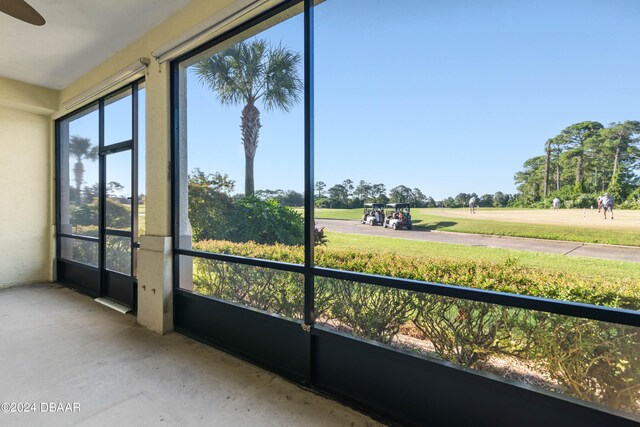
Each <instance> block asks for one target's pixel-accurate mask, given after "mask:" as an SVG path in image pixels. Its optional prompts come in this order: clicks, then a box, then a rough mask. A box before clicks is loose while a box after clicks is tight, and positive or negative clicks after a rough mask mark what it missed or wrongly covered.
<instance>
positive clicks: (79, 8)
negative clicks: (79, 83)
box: [0, 0, 190, 89]
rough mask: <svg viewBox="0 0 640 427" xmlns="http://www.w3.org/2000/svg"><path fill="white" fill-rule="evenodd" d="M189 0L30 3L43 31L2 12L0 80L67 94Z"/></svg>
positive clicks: (46, 0) (32, 0) (45, 0)
mask: <svg viewBox="0 0 640 427" xmlns="http://www.w3.org/2000/svg"><path fill="white" fill-rule="evenodd" d="M189 1H190V0H27V2H28V3H29V4H30V5H31V6H32V7H33V8H34V9H36V10H37V11H38V12H39V13H40V14H41V15H42V16H43V17H44V19H45V20H46V21H47V23H46V24H45V25H44V26H42V27H36V26H34V25H30V24H27V23H25V22H22V21H19V20H17V19H15V18H12V17H11V16H9V15H6V14H4V13H0V61H1V62H0V76H3V77H8V78H11V79H15V80H20V81H22V82H26V83H31V84H35V85H38V86H44V87H48V88H51V89H63V88H64V87H66V86H67V85H68V84H70V83H71V82H73V81H74V80H76V79H77V78H79V77H80V76H82V75H83V74H85V73H87V72H88V71H89V70H91V69H92V68H93V67H95V66H96V65H98V64H99V63H101V62H102V61H104V60H105V59H107V58H108V57H110V56H111V55H113V54H114V53H116V52H117V51H119V50H121V49H123V48H124V47H126V46H127V45H129V44H130V43H131V42H133V41H135V40H136V39H138V38H139V37H140V36H142V35H143V34H145V33H146V32H147V31H149V30H150V29H152V28H153V27H155V26H156V25H158V24H159V23H160V22H162V21H164V20H165V19H166V18H168V17H169V16H171V15H172V14H173V13H175V12H176V11H177V10H179V9H181V8H182V7H184V6H185V5H186V4H187V3H189Z"/></svg>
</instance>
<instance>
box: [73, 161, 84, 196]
mask: <svg viewBox="0 0 640 427" xmlns="http://www.w3.org/2000/svg"><path fill="white" fill-rule="evenodd" d="M83 176H84V165H83V164H82V160H80V159H78V161H77V162H76V164H75V165H73V178H74V181H75V182H76V203H77V204H81V203H82V200H81V197H82V196H81V193H80V187H81V186H82V178H83Z"/></svg>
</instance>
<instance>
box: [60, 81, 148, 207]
mask: <svg viewBox="0 0 640 427" xmlns="http://www.w3.org/2000/svg"><path fill="white" fill-rule="evenodd" d="M145 96H146V91H145V90H144V88H141V90H140V91H139V92H138V103H139V105H141V106H144V104H145V100H146V98H145ZM131 106H132V100H131V96H130V95H129V96H126V97H123V98H121V99H119V100H118V101H116V102H113V103H107V105H106V107H105V114H104V122H105V144H106V145H109V144H115V143H118V142H122V141H127V140H129V139H131V132H132V129H131ZM143 112H144V109H143V108H141V109H139V110H138V128H139V134H138V153H139V154H138V164H139V165H140V167H139V176H138V193H139V194H145V193H146V189H145V183H146V177H145V170H144V164H145V161H144V160H145V147H146V140H145V139H146V130H145V126H146V121H145V120H146V117H145V115H144V114H142V113H143ZM69 135H78V136H82V137H84V138H89V140H90V141H91V143H92V145H93V146H97V145H98V141H99V139H98V109H97V107H96V108H95V110H94V111H92V112H91V113H89V114H86V115H81V116H80V117H79V118H77V119H75V120H71V121H70V122H69ZM129 156H130V152H128V151H127V152H123V153H115V154H112V155H109V156H108V157H107V182H110V181H115V182H117V183H119V184H120V185H122V187H123V188H122V189H121V190H120V191H116V192H114V195H116V196H125V197H129V196H131V166H130V157H129ZM75 163H76V158H75V157H73V156H71V157H70V158H69V171H70V177H71V185H72V186H74V185H75V182H74V180H73V167H74V165H75ZM82 164H83V166H84V169H85V172H84V177H83V178H84V179H83V181H84V182H83V186H89V187H90V186H92V185H95V184H97V183H98V173H99V172H98V161H97V160H95V161H90V160H86V159H85V160H83V162H82Z"/></svg>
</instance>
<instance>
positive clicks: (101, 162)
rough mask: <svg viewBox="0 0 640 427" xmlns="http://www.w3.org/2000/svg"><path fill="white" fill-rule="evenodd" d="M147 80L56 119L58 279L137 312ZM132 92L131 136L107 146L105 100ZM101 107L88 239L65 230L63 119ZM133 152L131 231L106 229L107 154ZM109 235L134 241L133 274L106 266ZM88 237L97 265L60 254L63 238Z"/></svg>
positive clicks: (111, 93) (130, 85) (132, 251)
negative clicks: (94, 224)
mask: <svg viewBox="0 0 640 427" xmlns="http://www.w3.org/2000/svg"><path fill="white" fill-rule="evenodd" d="M143 82H144V79H143V78H142V79H138V80H136V81H134V82H132V83H130V84H128V85H126V86H124V87H120V88H118V89H117V90H115V91H112V92H110V93H108V94H106V95H104V96H103V97H101V98H100V99H98V100H96V101H94V102H92V103H90V104H88V105H86V106H84V107H82V108H81V109H79V110H76V111H73V112H71V113H69V114H67V115H65V116H64V117H61V118H59V119H57V120H56V276H57V281H58V282H61V283H63V284H66V285H69V286H70V287H72V288H74V289H77V290H79V291H81V292H83V293H86V294H89V295H90V296H92V297H105V298H108V299H111V300H113V301H115V302H117V303H119V304H121V305H124V306H126V307H128V308H130V309H131V310H132V311H134V312H135V311H136V308H137V250H136V249H137V248H139V247H140V244H139V241H138V239H139V236H138V157H139V156H138V138H139V127H138V125H139V124H138V117H139V116H138V113H139V105H138V98H139V96H138V95H139V90H140V86H141V85H142V83H143ZM128 91H129V92H130V94H128V95H126V96H131V138H130V139H127V140H124V141H118V142H116V143H113V144H108V145H105V101H106V100H107V99H108V98H111V97H113V96H117V95H118V94H119V93H123V92H128ZM96 106H97V107H98V237H96V238H89V237H86V236H79V235H75V234H69V233H65V232H63V230H62V215H61V206H60V200H61V194H62V184H63V183H62V182H61V180H60V176H61V173H60V170H61V166H62V162H63V161H68V159H67V158H65V159H62V158H61V149H60V144H61V132H60V125H61V123H62V121H64V120H66V119H68V118H71V117H73V116H74V115H76V114H78V112H81V111H82V110H85V109H90V108H95V107H96ZM127 151H130V153H131V181H130V183H129V184H130V185H131V214H130V231H122V230H114V229H109V228H107V224H106V206H107V204H106V199H107V182H106V179H107V169H106V168H107V166H108V165H107V156H109V155H111V154H116V153H122V152H127ZM107 236H119V237H127V238H129V239H130V241H131V246H130V247H131V251H130V267H131V270H130V274H129V275H126V274H123V273H120V272H116V271H112V270H109V269H107V268H106V265H107V251H106V240H107ZM63 238H64V239H72V240H88V241H91V242H95V243H97V245H98V249H97V251H98V263H97V264H98V265H97V266H92V265H88V264H84V263H80V262H77V261H74V260H71V259H66V258H63V257H62V256H61V254H62V251H61V246H62V245H61V240H62V239H63Z"/></svg>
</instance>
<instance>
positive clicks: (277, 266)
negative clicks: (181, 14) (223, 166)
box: [170, 0, 640, 423]
mask: <svg viewBox="0 0 640 427" xmlns="http://www.w3.org/2000/svg"><path fill="white" fill-rule="evenodd" d="M314 3H316V1H315V0H288V1H285V2H283V3H280V4H279V5H277V6H275V7H273V8H272V9H269V10H268V11H266V12H263V13H260V14H259V15H257V16H256V17H254V18H251V19H250V20H248V21H247V22H245V23H243V24H240V25H239V26H237V27H235V28H233V29H231V30H229V31H227V32H225V33H224V34H221V35H220V36H218V37H215V38H214V39H212V40H210V41H209V42H206V43H205V44H203V45H201V46H199V47H197V48H195V49H193V50H191V51H189V52H187V53H184V54H182V55H180V56H179V57H177V58H175V59H173V60H172V61H171V62H170V113H171V117H170V120H171V159H172V160H171V161H172V167H171V176H172V179H171V211H172V222H171V233H172V242H173V245H172V249H173V291H174V294H176V295H179V296H181V297H184V298H185V299H187V300H191V301H195V300H198V299H200V300H204V299H210V300H215V298H211V297H207V296H203V295H200V294H198V293H197V292H193V291H190V290H187V289H182V288H181V287H180V261H179V259H180V257H181V256H185V257H193V258H204V259H209V260H217V261H223V262H228V263H237V264H243V265H249V266H255V267H263V268H271V269H274V270H280V271H288V272H294V273H301V274H304V276H305V286H304V321H303V323H304V325H303V328H304V329H305V331H306V332H309V331H313V330H314V327H315V314H314V282H315V278H316V277H322V278H332V279H338V280H345V281H351V282H356V283H363V284H371V285H378V286H383V287H387V288H394V289H403V290H409V291H414V292H421V293H426V294H430V295H437V296H442V297H453V298H460V299H464V300H469V301H477V302H484V303H489V304H496V305H501V306H505V307H513V308H520V309H526V310H532V311H539V312H545V313H550V314H556V315H563V316H570V317H576V318H581V319H587V320H595V321H602V322H609V323H614V324H619V325H626V326H633V327H640V312H638V311H634V310H628V309H620V308H612V307H606V306H596V305H591V304H585V303H578V302H571V301H563V300H554V299H548V298H540V297H532V296H527V295H520V294H512V293H505V292H498V291H489V290H483V289H476V288H466V287H461V286H455V285H445V284H439V283H432V282H423V281H417V280H411V279H404V278H399V277H390V276H379V275H372V274H366V273H359V272H353V271H346V270H336V269H331V268H325V267H319V266H316V265H315V262H314V223H315V222H314V221H315V218H314V76H313V64H314V60H313V43H314V41H313V25H314V23H313V21H314V18H313V8H314ZM300 4H304V11H303V13H304V101H303V102H304V153H305V154H304V189H305V194H304V233H305V252H304V254H305V255H304V263H303V264H302V265H298V264H291V263H284V262H279V261H270V260H265V259H257V258H248V257H242V256H236V255H228V254H221V253H212V252H202V251H197V250H191V249H184V248H181V247H180V236H179V235H180V228H179V227H180V224H179V220H180V206H179V191H180V182H179V177H180V164H179V159H180V158H181V157H180V154H181V153H180V149H179V148H180V147H179V146H180V143H179V135H180V132H179V131H180V128H179V125H180V111H179V105H180V90H179V88H180V84H179V83H180V82H179V75H180V74H179V69H180V68H179V67H180V64H181V63H182V62H183V61H186V60H188V59H190V58H191V57H193V56H195V55H198V54H200V53H202V52H204V51H206V50H208V49H210V48H212V47H214V46H216V45H219V44H221V43H223V42H225V41H227V40H229V39H231V38H234V37H236V36H238V35H240V34H241V33H243V32H245V31H247V30H250V29H252V28H254V27H256V26H258V25H259V24H261V23H263V22H264V21H266V20H268V19H270V18H273V17H274V16H275V15H277V14H279V13H281V12H284V11H285V10H287V9H289V8H292V7H294V6H298V5H300ZM174 309H175V307H174ZM247 310H251V309H250V308H247ZM176 314H177V312H176ZM175 317H176V318H177V317H178V316H177V315H176V316H175ZM178 330H179V331H180V332H183V333H185V334H187V335H191V336H194V337H196V338H198V336H197V334H193V333H190V332H189V331H187V330H183V329H180V328H179V329H178ZM316 330H317V331H318V332H317V334H319V335H324V334H326V333H327V332H326V330H324V329H323V328H318V329H316ZM312 333H313V332H312ZM354 339H356V340H357V338H354ZM204 341H207V339H204ZM207 342H208V341H207ZM214 345H217V344H215V343H214ZM309 345H312V344H309ZM223 348H224V347H223ZM390 351H393V350H390ZM232 352H233V351H232ZM242 356H245V355H242ZM248 358H251V357H248ZM311 365H313V363H311ZM313 369H314V368H313V367H312V368H310V370H311V372H309V373H308V376H307V378H306V381H305V383H306V385H308V386H312V387H313V386H314V385H315V383H314V376H315V374H314V372H313ZM536 393H537V392H536ZM553 399H558V400H561V399H562V397H560V396H559V395H554V396H553ZM591 409H593V408H591ZM595 411H602V412H606V409H604V408H598V409H595ZM624 422H626V419H625V420H624V421H623V423H624Z"/></svg>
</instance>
